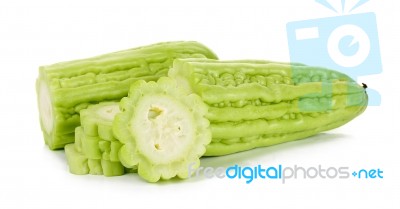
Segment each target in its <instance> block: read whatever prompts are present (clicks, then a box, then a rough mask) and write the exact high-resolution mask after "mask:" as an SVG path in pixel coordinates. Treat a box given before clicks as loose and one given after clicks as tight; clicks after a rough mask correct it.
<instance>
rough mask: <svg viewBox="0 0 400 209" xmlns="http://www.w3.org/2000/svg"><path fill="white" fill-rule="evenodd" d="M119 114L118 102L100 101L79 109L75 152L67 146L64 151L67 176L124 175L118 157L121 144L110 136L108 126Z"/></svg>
mask: <svg viewBox="0 0 400 209" xmlns="http://www.w3.org/2000/svg"><path fill="white" fill-rule="evenodd" d="M119 112H120V111H119V103H118V102H102V103H99V104H95V105H91V106H89V107H88V108H87V109H84V110H81V112H80V115H81V117H80V118H81V124H82V126H79V127H77V128H76V129H75V144H74V146H75V150H72V148H70V146H68V145H67V146H68V151H67V150H66V153H67V158H69V160H68V163H69V166H70V171H71V173H75V174H88V173H89V174H94V175H101V174H104V175H105V176H118V175H122V174H124V173H125V168H124V167H123V166H122V164H121V162H120V161H119V158H118V152H119V149H120V147H121V146H122V145H121V143H120V142H119V141H117V139H116V138H115V137H114V134H113V133H112V123H113V120H114V117H115V115H116V114H117V113H119ZM67 146H66V147H65V149H67ZM77 162H79V163H77ZM133 169H135V168H133Z"/></svg>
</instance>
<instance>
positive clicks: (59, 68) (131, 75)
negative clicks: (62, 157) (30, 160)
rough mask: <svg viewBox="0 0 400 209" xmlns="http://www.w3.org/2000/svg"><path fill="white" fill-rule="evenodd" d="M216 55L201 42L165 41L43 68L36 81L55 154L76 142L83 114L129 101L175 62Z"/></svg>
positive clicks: (45, 128)
mask: <svg viewBox="0 0 400 209" xmlns="http://www.w3.org/2000/svg"><path fill="white" fill-rule="evenodd" d="M190 57H195V58H196V57H197V58H199V57H202V58H204V57H206V58H210V59H216V58H217V57H216V55H215V54H214V53H213V52H212V51H210V50H209V49H208V48H207V47H205V46H204V45H202V44H200V43H197V42H190V41H188V42H165V43H159V44H154V45H149V46H144V47H139V48H134V49H128V50H124V51H119V52H114V53H109V54H105V55H101V56H96V57H92V58H88V59H82V60H74V61H69V62H61V63H57V64H53V65H48V66H41V67H40V68H39V77H38V79H37V82H36V89H37V94H38V103H39V112H40V116H41V117H40V119H41V126H42V131H43V136H44V139H45V143H46V144H47V145H48V146H49V148H50V149H59V148H63V147H64V145H66V144H68V143H72V142H74V130H75V128H76V127H77V126H79V125H80V116H79V111H80V110H82V109H85V108H87V107H88V106H89V105H90V104H96V103H98V102H102V101H110V100H119V99H121V98H122V97H124V96H127V94H128V90H129V87H130V85H131V84H132V83H134V82H135V81H137V80H146V81H155V80H157V79H158V78H160V77H162V76H166V75H167V72H168V69H169V68H170V67H171V65H172V61H173V60H174V59H175V58H190Z"/></svg>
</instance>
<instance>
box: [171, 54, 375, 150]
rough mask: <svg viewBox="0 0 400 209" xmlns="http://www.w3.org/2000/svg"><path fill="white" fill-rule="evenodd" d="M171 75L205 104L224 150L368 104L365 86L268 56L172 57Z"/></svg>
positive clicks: (279, 136) (301, 130) (307, 131)
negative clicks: (258, 58)
mask: <svg viewBox="0 0 400 209" xmlns="http://www.w3.org/2000/svg"><path fill="white" fill-rule="evenodd" d="M169 76H170V77H172V78H175V79H176V80H177V81H178V83H179V85H180V86H182V87H183V88H185V89H186V91H188V92H190V93H196V94H198V95H199V96H200V97H201V98H202V99H203V101H204V102H205V103H207V105H208V106H209V110H208V113H207V115H206V117H207V118H208V119H209V120H210V127H211V131H212V138H213V139H212V142H211V143H210V144H209V145H208V146H207V152H206V153H205V155H209V156H215V155H225V154H230V153H235V152H240V151H244V150H249V149H253V148H256V147H261V146H269V145H273V144H278V143H283V142H287V141H292V140H297V139H302V138H305V137H308V136H312V135H315V134H317V133H319V132H322V131H326V130H329V129H333V128H336V127H339V126H341V125H343V124H345V123H347V122H349V121H350V120H352V119H353V118H355V117H356V116H358V115H359V114H361V113H362V112H363V111H364V110H365V108H366V106H367V102H368V99H367V94H366V92H365V89H364V88H363V86H361V85H358V84H357V83H356V82H355V81H354V80H352V79H351V78H350V77H348V76H346V75H344V74H342V73H339V72H336V71H333V70H328V69H324V68H318V67H311V66H306V65H301V64H285V63H274V62H270V61H251V60H243V61H218V60H207V59H183V60H175V61H174V65H173V69H171V70H170V71H169Z"/></svg>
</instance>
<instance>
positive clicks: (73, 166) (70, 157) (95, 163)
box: [65, 143, 125, 176]
mask: <svg viewBox="0 0 400 209" xmlns="http://www.w3.org/2000/svg"><path fill="white" fill-rule="evenodd" d="M65 155H66V156H67V162H68V166H69V171H70V172H71V173H73V174H77V175H85V174H93V175H102V174H104V175H105V176H119V175H122V174H124V173H125V168H124V167H123V166H122V165H121V163H119V162H112V161H110V160H104V159H100V160H97V159H88V158H87V157H86V156H85V155H84V154H82V153H80V152H78V151H77V150H76V146H75V144H74V143H72V144H67V145H65Z"/></svg>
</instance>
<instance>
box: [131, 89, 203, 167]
mask: <svg viewBox="0 0 400 209" xmlns="http://www.w3.org/2000/svg"><path fill="white" fill-rule="evenodd" d="M135 116H136V117H133V118H132V120H131V122H130V127H131V133H132V134H133V135H134V137H135V138H136V144H137V147H138V149H139V150H141V152H142V154H143V155H144V156H145V157H146V158H148V159H149V160H150V161H155V162H158V163H169V162H173V161H175V160H179V158H180V157H182V153H185V152H188V151H189V150H188V149H189V148H190V144H192V143H193V140H192V139H194V138H195V129H194V127H193V126H191V124H193V123H194V119H193V115H192V113H191V112H190V111H189V109H188V107H186V106H185V105H183V104H181V103H180V102H178V101H177V100H176V99H174V98H172V97H169V96H165V95H152V96H147V97H143V98H142V99H141V100H140V102H139V103H138V104H137V108H136V109H135Z"/></svg>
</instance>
